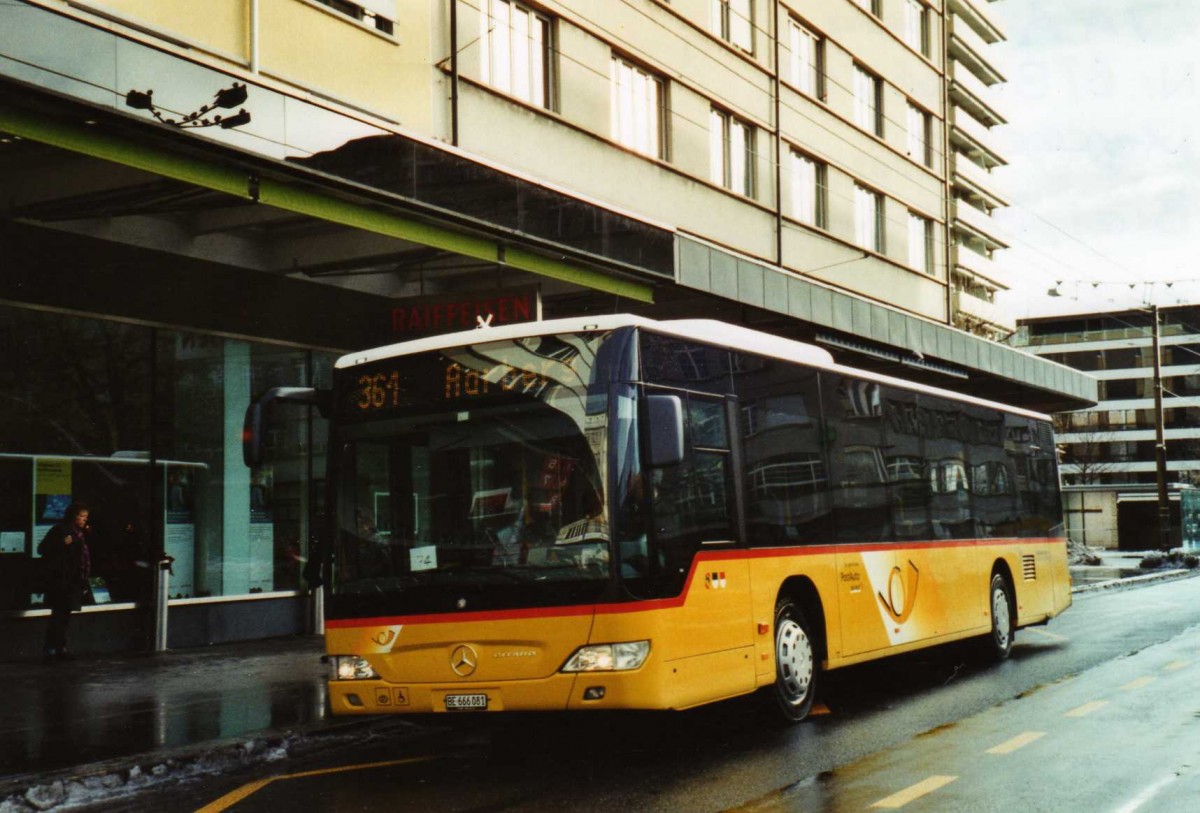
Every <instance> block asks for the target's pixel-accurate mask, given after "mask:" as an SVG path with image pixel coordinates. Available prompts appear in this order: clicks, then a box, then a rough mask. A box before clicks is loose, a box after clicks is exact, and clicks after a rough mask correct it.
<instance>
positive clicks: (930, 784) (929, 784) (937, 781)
mask: <svg viewBox="0 0 1200 813" xmlns="http://www.w3.org/2000/svg"><path fill="white" fill-rule="evenodd" d="M956 779H958V777H957V776H931V777H929V778H928V779H924V780H922V781H920V782H918V783H917V784H915V785H913V786H912V787H908V788H905V789H904V790H902V791H900V792H898V793H893V794H892V795H891V796H889V797H887V798H886V799H880V800H879V801H878V802H876V803H875V804H873V805H871V807H880V808H886V809H888V810H895V809H897V808H901V807H904V806H905V805H906V804H908V803H909V802H911V801H913V800H914V799H920V798H921V797H922V796H928V795H929V794H930V793H933V792H934V791H935V790H937V789H938V788H942V787H945V786H946V785H949V784H950V783H951V782H953V781H954V780H956Z"/></svg>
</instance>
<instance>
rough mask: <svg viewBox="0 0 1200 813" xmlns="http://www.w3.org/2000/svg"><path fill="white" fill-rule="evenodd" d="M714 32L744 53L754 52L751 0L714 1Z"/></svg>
mask: <svg viewBox="0 0 1200 813" xmlns="http://www.w3.org/2000/svg"><path fill="white" fill-rule="evenodd" d="M712 32H713V33H714V34H716V35H717V36H718V37H720V38H721V39H723V40H725V41H726V42H728V43H729V44H731V45H736V46H737V47H738V48H741V49H742V50H743V51H750V52H753V51H754V20H753V17H751V12H750V0H712Z"/></svg>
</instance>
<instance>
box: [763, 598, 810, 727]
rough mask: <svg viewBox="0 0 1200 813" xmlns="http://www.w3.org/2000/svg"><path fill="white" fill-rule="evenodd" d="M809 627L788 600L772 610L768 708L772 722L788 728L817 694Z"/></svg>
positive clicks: (797, 608) (798, 610) (797, 720)
mask: <svg viewBox="0 0 1200 813" xmlns="http://www.w3.org/2000/svg"><path fill="white" fill-rule="evenodd" d="M813 640H814V639H813V633H812V626H811V625H810V624H809V622H808V619H807V618H806V617H805V615H804V611H803V610H801V609H800V606H799V605H797V604H796V603H795V602H793V601H792V600H791V599H790V598H783V599H780V601H779V604H777V605H776V607H775V685H774V686H773V687H772V688H771V691H770V696H771V697H770V699H771V703H770V705H771V706H772V708H773V711H774V712H775V719H776V720H778V721H780V722H782V723H785V724H788V725H792V724H795V723H798V722H800V721H801V720H803V719H804V718H805V717H807V716H808V713H809V711H811V710H812V705H813V698H814V697H815V696H816V691H817V658H816V647H815V645H814V643H813Z"/></svg>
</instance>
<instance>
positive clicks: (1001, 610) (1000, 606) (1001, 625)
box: [992, 588, 1012, 649]
mask: <svg viewBox="0 0 1200 813" xmlns="http://www.w3.org/2000/svg"><path fill="white" fill-rule="evenodd" d="M992 623H993V626H994V627H995V635H996V643H997V644H999V645H1000V647H1001V648H1002V649H1004V648H1007V647H1008V635H1009V630H1010V629H1011V627H1012V620H1011V619H1010V617H1009V612H1008V597H1007V596H1006V595H1004V591H1003V590H1001V589H1000V588H996V589H994V590H992Z"/></svg>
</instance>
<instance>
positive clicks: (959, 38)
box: [950, 14, 1005, 85]
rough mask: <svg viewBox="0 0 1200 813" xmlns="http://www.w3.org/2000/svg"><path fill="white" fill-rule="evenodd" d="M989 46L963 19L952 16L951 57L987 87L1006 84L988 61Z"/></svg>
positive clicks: (1000, 74)
mask: <svg viewBox="0 0 1200 813" xmlns="http://www.w3.org/2000/svg"><path fill="white" fill-rule="evenodd" d="M987 53H988V44H987V42H986V41H985V40H984V39H983V37H981V36H979V35H978V34H976V33H975V29H973V28H971V26H969V25H967V24H966V22H964V21H963V18H962V17H959V16H958V15H956V14H951V15H950V57H951V58H952V59H956V60H958V61H959V62H961V63H963V64H964V65H966V66H967V67H968V68H969V69H970V70H971V72H972V73H974V74H975V75H976V76H978V77H979V79H980V81H982V82H983V83H984V84H987V85H996V84H999V83H1001V82H1004V81H1005V79H1004V74H1002V73H1000V71H999V70H997V69H996V66H995V65H993V64H992V61H991V60H990V59H988V56H987Z"/></svg>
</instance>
